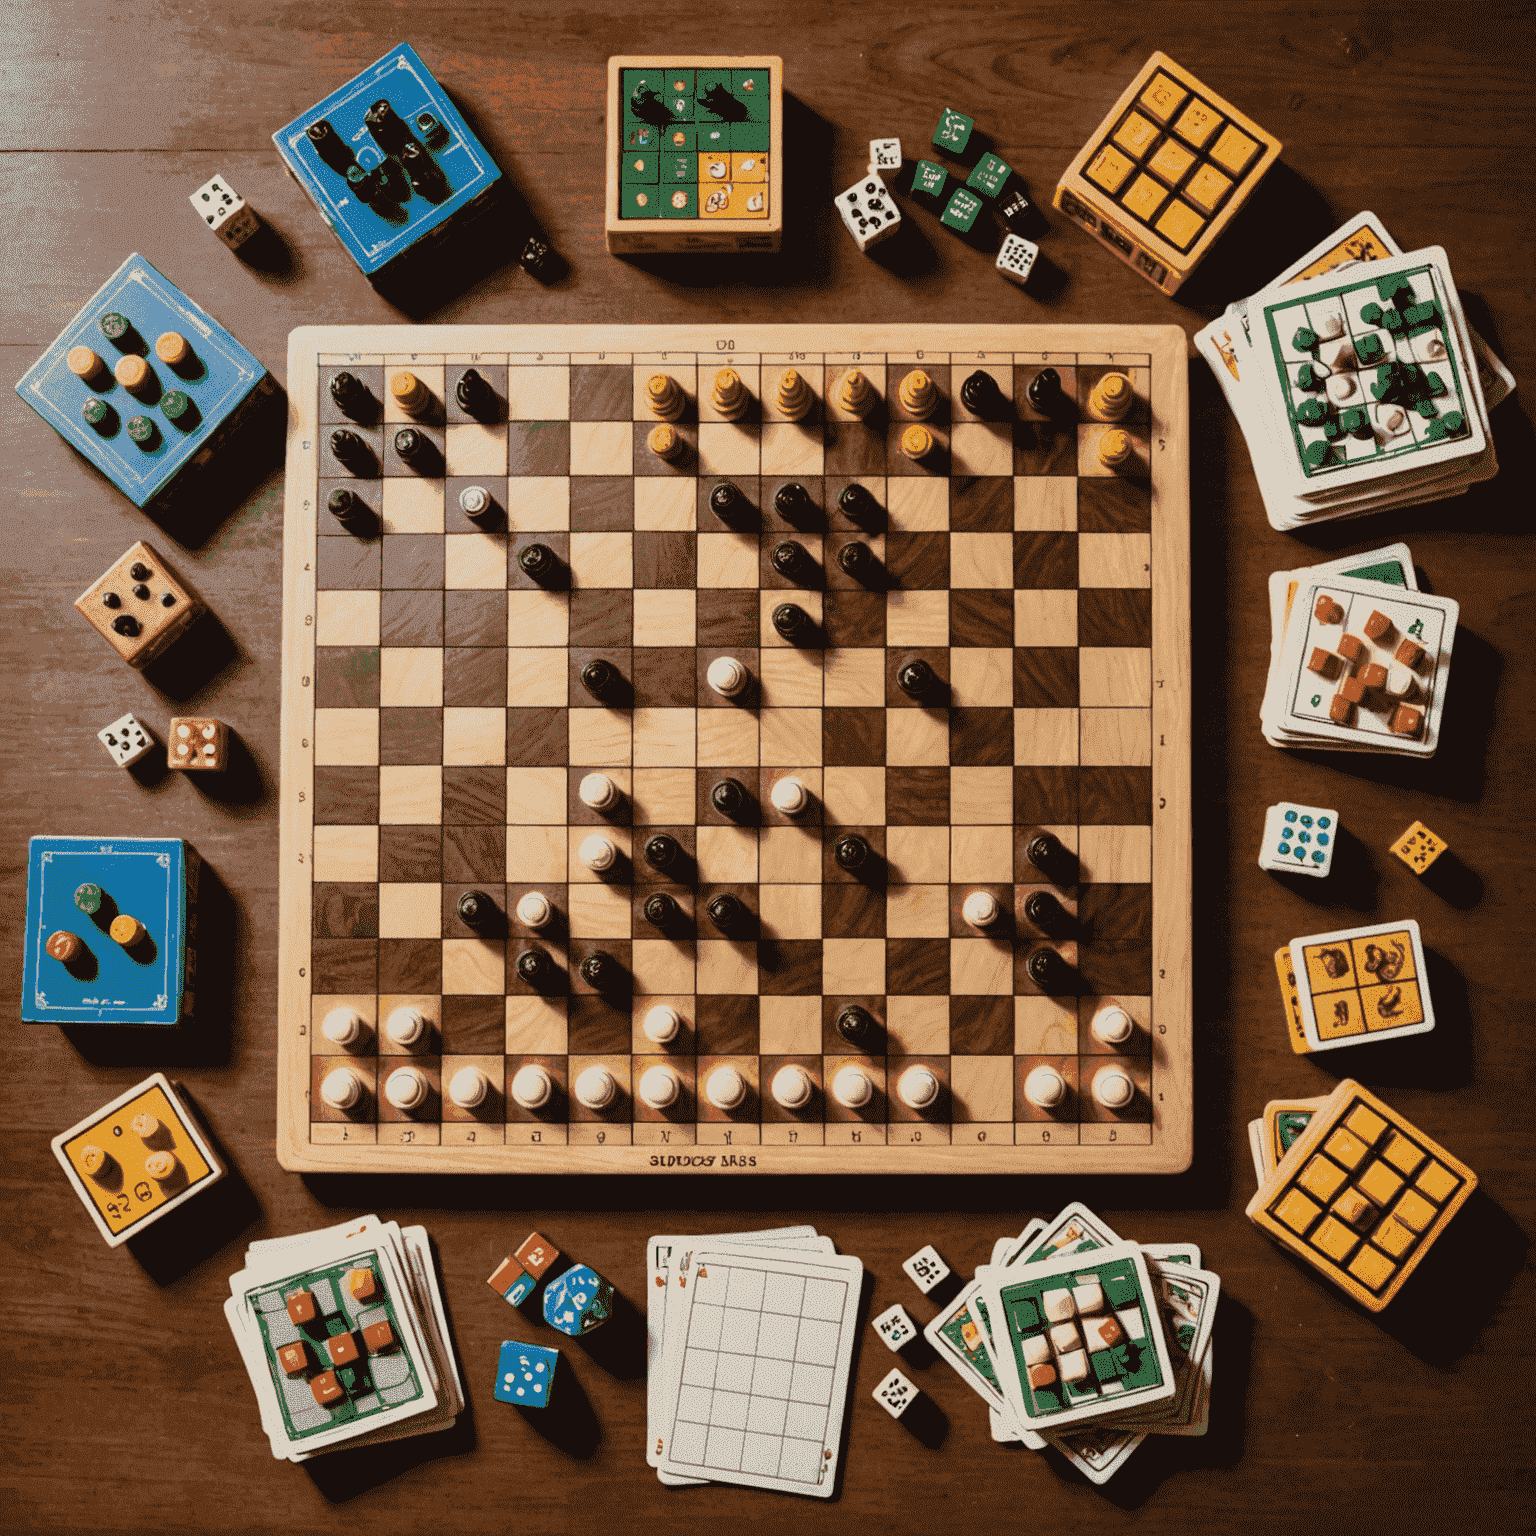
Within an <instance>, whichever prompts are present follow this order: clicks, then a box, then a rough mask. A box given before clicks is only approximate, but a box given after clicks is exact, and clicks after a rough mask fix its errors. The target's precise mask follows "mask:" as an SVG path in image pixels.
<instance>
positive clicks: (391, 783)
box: [379, 763, 443, 827]
mask: <svg viewBox="0 0 1536 1536" xmlns="http://www.w3.org/2000/svg"><path fill="white" fill-rule="evenodd" d="M442 820H443V770H442V768H441V767H440V766H439V765H437V764H435V763H414V764H410V765H408V766H391V765H389V764H386V765H385V766H384V767H382V768H380V769H379V821H380V822H381V823H382V824H383V825H385V826H405V827H410V826H415V827H427V826H440V825H441V824H442Z"/></svg>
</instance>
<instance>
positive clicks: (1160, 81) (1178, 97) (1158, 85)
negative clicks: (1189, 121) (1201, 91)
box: [1137, 70, 1189, 123]
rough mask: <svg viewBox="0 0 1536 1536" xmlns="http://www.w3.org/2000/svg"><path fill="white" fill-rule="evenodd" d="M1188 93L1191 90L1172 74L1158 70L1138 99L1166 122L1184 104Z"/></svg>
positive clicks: (1152, 113) (1147, 109) (1156, 116)
mask: <svg viewBox="0 0 1536 1536" xmlns="http://www.w3.org/2000/svg"><path fill="white" fill-rule="evenodd" d="M1188 95H1189V92H1188V91H1186V90H1185V89H1184V87H1183V86H1182V85H1180V84H1179V82H1178V81H1177V80H1175V79H1174V78H1173V76H1172V75H1166V74H1164V73H1163V71H1162V70H1158V72H1157V73H1156V74H1155V75H1153V76H1152V78H1151V79H1150V80H1149V81H1148V82H1147V86H1146V89H1145V90H1144V91H1142V93H1141V95H1140V96H1139V97H1138V98H1137V100H1138V102H1139V103H1140V105H1141V106H1142V107H1144V108H1145V109H1146V111H1147V112H1148V113H1150V114H1151V116H1152V117H1154V118H1155V119H1156V120H1157V121H1158V122H1160V123H1166V122H1167V121H1168V120H1169V119H1170V118H1171V117H1172V116H1173V114H1174V113H1175V112H1177V111H1178V110H1179V108H1180V107H1181V106H1182V105H1183V103H1184V98H1185V97H1186V96H1188Z"/></svg>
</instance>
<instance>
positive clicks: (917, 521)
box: [885, 475, 949, 533]
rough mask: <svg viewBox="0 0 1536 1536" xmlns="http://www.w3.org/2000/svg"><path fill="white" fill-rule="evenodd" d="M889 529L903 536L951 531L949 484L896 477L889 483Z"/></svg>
mask: <svg viewBox="0 0 1536 1536" xmlns="http://www.w3.org/2000/svg"><path fill="white" fill-rule="evenodd" d="M885 513H886V520H887V523H888V525H889V526H890V527H891V528H893V529H895V530H896V531H898V532H900V533H939V532H942V531H943V530H944V529H946V528H948V527H949V480H948V479H947V478H946V477H944V476H935V477H933V478H932V479H929V478H928V477H927V476H924V475H897V476H895V477H894V478H893V479H891V480H888V481H887V482H886V502H885Z"/></svg>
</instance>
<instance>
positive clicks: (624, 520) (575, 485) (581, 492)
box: [571, 475, 635, 533]
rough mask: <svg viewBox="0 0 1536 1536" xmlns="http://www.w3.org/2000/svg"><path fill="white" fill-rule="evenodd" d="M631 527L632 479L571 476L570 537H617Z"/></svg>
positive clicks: (632, 521) (608, 476) (633, 483)
mask: <svg viewBox="0 0 1536 1536" xmlns="http://www.w3.org/2000/svg"><path fill="white" fill-rule="evenodd" d="M634 526H635V482H634V478H633V477H632V476H630V475H572V476H571V531H572V532H573V533H620V532H623V531H624V530H625V529H629V528H633V527H634Z"/></svg>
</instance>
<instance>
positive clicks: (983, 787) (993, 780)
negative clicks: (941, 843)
mask: <svg viewBox="0 0 1536 1536" xmlns="http://www.w3.org/2000/svg"><path fill="white" fill-rule="evenodd" d="M949 819H950V821H951V822H953V823H956V824H958V825H971V826H993V827H1011V826H1012V825H1013V769H1012V768H1010V767H1008V766H1007V765H1006V764H1005V765H1003V766H1001V767H995V768H951V769H950V770H949Z"/></svg>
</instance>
